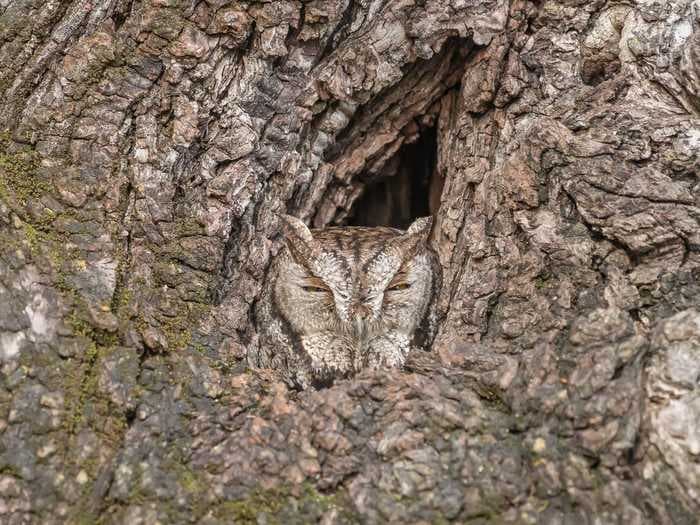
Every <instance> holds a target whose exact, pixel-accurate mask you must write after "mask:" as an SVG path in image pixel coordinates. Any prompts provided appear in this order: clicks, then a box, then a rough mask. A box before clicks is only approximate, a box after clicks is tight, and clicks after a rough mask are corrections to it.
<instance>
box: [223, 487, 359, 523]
mask: <svg viewBox="0 0 700 525" xmlns="http://www.w3.org/2000/svg"><path fill="white" fill-rule="evenodd" d="M332 508H336V509H338V510H339V511H340V518H341V521H342V522H356V521H357V520H352V519H351V515H352V513H351V511H350V503H349V502H348V501H347V500H346V497H345V496H344V494H343V493H336V494H330V495H326V494H321V493H319V492H318V490H316V488H315V487H314V486H313V485H311V484H310V483H305V484H304V485H303V486H302V490H301V494H299V495H298V496H295V495H294V494H293V492H292V491H291V490H290V489H289V487H284V486H283V487H279V488H274V489H268V490H263V489H261V490H255V491H252V492H251V493H250V494H248V495H247V496H246V497H245V498H242V499H239V500H235V501H226V502H223V503H220V504H219V505H218V506H217V507H216V509H215V511H214V514H215V515H216V516H217V517H218V518H220V519H224V520H227V521H230V522H232V523H242V524H254V523H258V517H261V516H264V521H265V523H268V524H282V523H285V524H286V523H310V522H316V521H318V519H319V518H320V517H321V516H322V515H323V514H324V513H326V512H327V511H329V510H331V509H332Z"/></svg>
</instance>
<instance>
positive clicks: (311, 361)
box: [249, 215, 440, 389]
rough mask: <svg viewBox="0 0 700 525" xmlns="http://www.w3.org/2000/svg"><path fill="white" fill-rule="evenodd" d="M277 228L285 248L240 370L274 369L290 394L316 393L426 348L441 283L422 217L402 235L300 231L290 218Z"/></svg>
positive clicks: (257, 312) (376, 230)
mask: <svg viewBox="0 0 700 525" xmlns="http://www.w3.org/2000/svg"><path fill="white" fill-rule="evenodd" d="M281 223H282V230H283V235H284V241H285V242H284V247H283V248H282V249H281V250H280V252H279V253H278V254H277V256H276V257H275V259H274V261H273V262H272V265H271V267H270V270H269V273H268V277H267V279H266V283H265V285H264V288H263V291H262V294H261V297H260V299H259V301H258V303H257V305H256V308H255V317H256V323H257V327H258V334H259V340H258V342H259V344H258V347H257V351H256V352H255V353H254V355H253V356H252V357H251V358H250V359H249V361H250V363H249V364H251V365H253V366H258V367H265V368H274V369H277V370H279V371H280V372H281V373H282V376H283V377H284V379H285V381H286V382H287V383H288V384H289V385H290V386H291V387H294V388H299V389H303V388H307V387H309V386H312V387H316V388H320V387H324V386H329V385H330V384H332V383H333V381H334V380H335V379H337V378H344V377H349V376H351V375H353V374H354V373H356V372H357V371H359V370H361V369H363V368H374V369H376V368H380V367H401V366H402V365H403V363H404V361H405V359H406V355H407V354H408V353H409V351H410V350H411V349H414V348H415V349H419V348H425V347H426V345H428V344H430V342H431V340H432V338H433V335H434V333H433V332H434V329H435V324H436V323H435V315H434V310H435V308H434V307H433V303H434V300H435V298H436V296H437V289H438V287H439V285H440V277H439V264H438V262H437V257H436V255H435V253H434V252H432V251H431V250H430V249H429V247H428V244H427V239H428V235H429V233H430V225H431V218H430V217H426V218H421V219H417V220H416V221H415V222H413V224H411V226H410V227H409V228H408V230H407V231H402V230H397V229H394V228H384V227H378V228H365V227H330V228H323V229H316V230H309V228H307V227H306V225H305V224H304V223H303V222H302V221H300V220H299V219H297V218H295V217H292V216H289V215H283V216H281Z"/></svg>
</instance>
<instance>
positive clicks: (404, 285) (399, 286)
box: [388, 283, 411, 292]
mask: <svg viewBox="0 0 700 525" xmlns="http://www.w3.org/2000/svg"><path fill="white" fill-rule="evenodd" d="M410 287H411V285H410V284H408V283H396V284H394V285H392V286H390V287H389V288H388V290H389V291H390V292H393V291H396V290H408V289H409V288H410Z"/></svg>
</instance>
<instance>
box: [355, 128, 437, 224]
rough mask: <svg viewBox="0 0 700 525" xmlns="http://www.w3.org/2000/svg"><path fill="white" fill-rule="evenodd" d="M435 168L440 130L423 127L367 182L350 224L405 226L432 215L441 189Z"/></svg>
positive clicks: (356, 202) (356, 203)
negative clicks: (415, 136)
mask: <svg viewBox="0 0 700 525" xmlns="http://www.w3.org/2000/svg"><path fill="white" fill-rule="evenodd" d="M436 168H437V131H436V129H435V126H431V127H421V129H420V131H419V135H418V138H417V139H416V140H415V141H413V142H411V143H408V144H403V145H402V146H401V148H399V151H398V152H397V153H396V155H394V157H393V158H392V159H391V160H390V161H389V162H388V163H387V164H386V165H385V166H384V168H383V169H382V173H381V174H380V175H379V176H375V177H373V178H372V179H371V180H369V181H368V182H367V184H366V186H365V187H364V190H363V192H362V194H361V195H360V197H359V198H358V199H357V200H356V201H355V202H354V204H353V206H352V211H351V213H350V215H349V216H348V218H347V224H348V225H349V226H391V227H394V228H401V229H405V228H407V227H408V226H409V225H410V224H411V223H412V222H413V221H414V220H415V219H417V218H418V217H425V216H427V215H430V214H431V213H433V212H434V211H435V209H436V208H437V204H439V197H440V190H441V188H439V187H438V179H439V177H438V174H437V170H436ZM436 200H437V203H436Z"/></svg>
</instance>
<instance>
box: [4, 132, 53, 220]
mask: <svg viewBox="0 0 700 525" xmlns="http://www.w3.org/2000/svg"><path fill="white" fill-rule="evenodd" d="M12 146H13V141H12V139H11V137H10V134H9V132H7V131H5V132H3V133H0V198H3V199H5V200H9V199H10V195H11V194H14V197H15V199H16V200H17V201H18V202H19V204H21V205H22V206H24V205H25V204H26V203H27V201H28V200H29V199H30V198H36V199H38V198H40V197H41V196H42V195H44V194H45V193H47V192H48V191H49V190H50V189H51V185H50V184H49V183H48V182H47V181H45V180H42V179H41V178H39V176H38V169H39V155H38V154H37V153H36V152H35V151H34V150H33V149H31V148H30V147H28V146H23V147H21V148H19V149H17V150H15V151H13V148H12Z"/></svg>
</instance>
